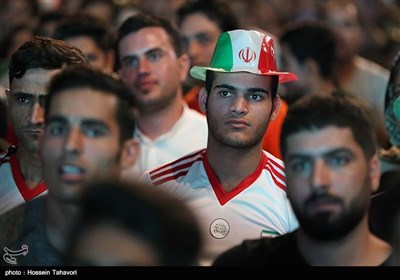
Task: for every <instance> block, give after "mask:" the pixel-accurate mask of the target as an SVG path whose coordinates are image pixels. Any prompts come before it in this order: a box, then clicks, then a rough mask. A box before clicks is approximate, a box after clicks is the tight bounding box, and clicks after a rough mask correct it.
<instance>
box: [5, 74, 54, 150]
mask: <svg viewBox="0 0 400 280" xmlns="http://www.w3.org/2000/svg"><path fill="white" fill-rule="evenodd" d="M58 71H59V70H45V69H42V68H35V69H29V70H28V71H26V73H25V75H24V76H23V77H22V78H21V79H16V78H14V79H13V81H12V84H11V86H10V91H9V92H8V94H7V96H8V99H7V100H8V105H9V111H10V119H11V122H12V126H13V128H14V131H15V134H16V135H17V137H18V139H19V143H20V145H21V146H22V147H23V148H24V149H25V150H26V151H28V152H29V153H37V152H38V151H39V137H40V136H41V135H42V134H43V132H44V104H45V103H44V102H45V98H46V95H47V93H46V86H47V84H48V82H49V80H50V78H51V77H52V76H53V75H54V74H55V73H57V72H58Z"/></svg>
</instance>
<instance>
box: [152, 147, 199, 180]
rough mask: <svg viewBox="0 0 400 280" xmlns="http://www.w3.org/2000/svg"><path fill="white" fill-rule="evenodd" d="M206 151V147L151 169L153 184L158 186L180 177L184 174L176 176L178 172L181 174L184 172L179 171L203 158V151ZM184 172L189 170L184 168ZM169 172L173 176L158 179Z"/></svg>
mask: <svg viewBox="0 0 400 280" xmlns="http://www.w3.org/2000/svg"><path fill="white" fill-rule="evenodd" d="M204 151H205V149H202V150H200V151H197V152H195V153H192V154H189V155H187V156H184V157H182V158H180V159H177V160H175V161H173V162H171V163H167V164H165V165H163V166H161V167H159V168H157V169H155V170H152V171H150V172H149V176H150V179H151V181H152V183H153V185H155V186H158V185H160V184H162V183H165V182H167V181H170V180H173V179H177V178H179V177H180V176H182V175H180V176H176V174H177V173H179V174H181V173H182V172H179V171H181V170H183V169H189V168H188V167H190V166H192V164H193V163H194V162H196V161H200V160H202V157H203V156H202V153H203V152H204ZM188 159H191V161H189V162H185V163H182V162H184V161H187V160H188ZM180 163H181V164H180ZM183 172H186V173H187V172H188V171H187V170H184V171H183ZM186 173H185V174H186ZM168 174H171V175H172V176H168V177H166V178H162V179H161V180H159V181H157V178H159V177H162V176H165V175H168ZM168 178H169V179H168ZM160 182H161V183H160Z"/></svg>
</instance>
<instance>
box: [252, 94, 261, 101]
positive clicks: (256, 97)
mask: <svg viewBox="0 0 400 280" xmlns="http://www.w3.org/2000/svg"><path fill="white" fill-rule="evenodd" d="M250 99H252V100H255V101H258V100H262V99H263V98H262V96H261V95H259V94H251V95H250Z"/></svg>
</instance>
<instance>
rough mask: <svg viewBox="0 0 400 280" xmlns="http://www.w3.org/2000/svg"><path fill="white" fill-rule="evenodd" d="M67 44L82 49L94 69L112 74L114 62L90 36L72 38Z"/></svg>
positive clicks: (67, 40)
mask: <svg viewBox="0 0 400 280" xmlns="http://www.w3.org/2000/svg"><path fill="white" fill-rule="evenodd" d="M65 42H66V43H67V44H69V45H71V46H73V47H76V48H78V49H80V50H81V51H82V52H83V53H84V54H85V56H86V58H87V59H88V60H89V63H90V64H91V65H93V66H94V67H97V68H99V69H102V70H105V71H108V72H111V71H112V70H113V65H114V61H113V59H112V58H110V57H109V54H108V53H107V52H105V51H103V50H102V49H100V48H99V47H98V46H97V45H96V42H95V41H94V40H93V39H91V38H90V37H89V36H78V37H70V38H67V39H65Z"/></svg>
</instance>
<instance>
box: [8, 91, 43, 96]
mask: <svg viewBox="0 0 400 280" xmlns="http://www.w3.org/2000/svg"><path fill="white" fill-rule="evenodd" d="M10 92H11V95H16V96H25V97H33V96H36V94H33V93H29V92H24V91H10ZM42 96H47V94H46V93H40V94H39V98H40V97H42Z"/></svg>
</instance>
